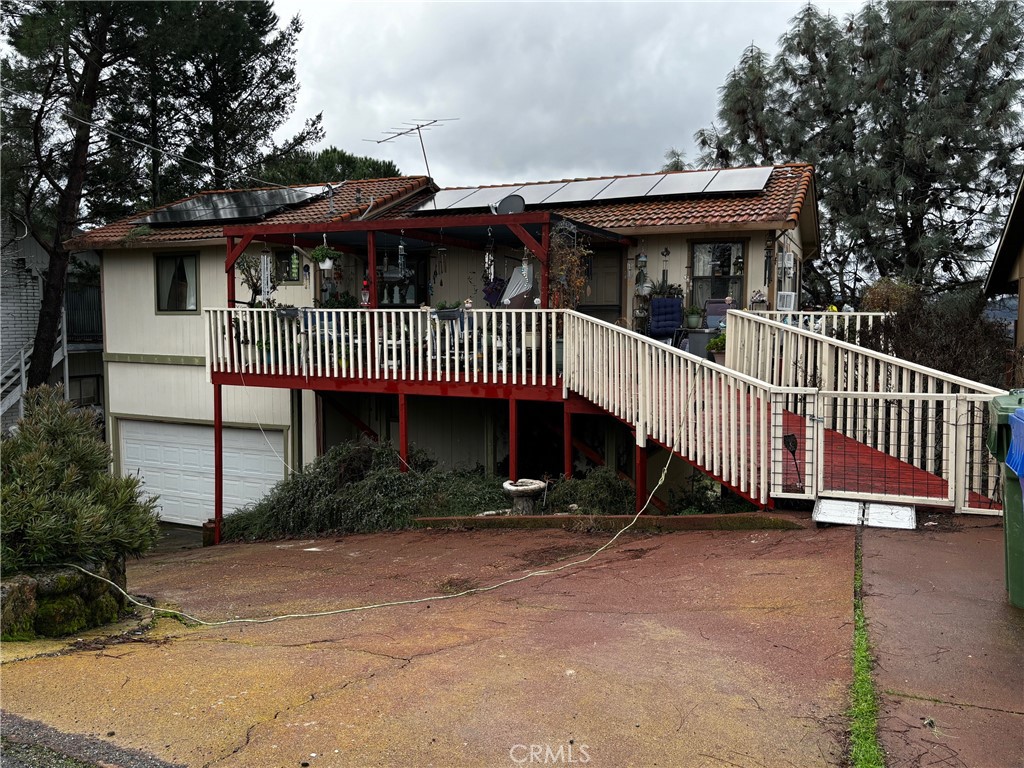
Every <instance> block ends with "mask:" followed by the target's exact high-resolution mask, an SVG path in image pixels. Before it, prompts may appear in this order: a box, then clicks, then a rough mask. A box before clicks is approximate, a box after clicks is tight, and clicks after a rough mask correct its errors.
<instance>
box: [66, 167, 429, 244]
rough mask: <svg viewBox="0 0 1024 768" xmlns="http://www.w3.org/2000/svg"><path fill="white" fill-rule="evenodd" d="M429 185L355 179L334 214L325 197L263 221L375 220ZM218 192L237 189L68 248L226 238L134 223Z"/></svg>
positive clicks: (88, 235)
mask: <svg viewBox="0 0 1024 768" xmlns="http://www.w3.org/2000/svg"><path fill="white" fill-rule="evenodd" d="M428 184H429V179H428V178H427V177H426V176H399V177H395V178H389V179H359V180H354V181H349V182H346V183H344V184H342V185H341V186H340V187H338V188H336V189H335V191H334V196H333V205H334V213H333V214H332V213H331V199H330V198H329V197H327V196H324V197H322V198H318V199H316V200H314V201H312V202H310V203H306V204H304V205H299V206H296V207H295V208H289V209H286V210H284V211H281V212H279V213H276V214H272V215H271V216H268V217H267V218H266V219H264V220H263V221H262V222H260V223H262V224H272V223H278V224H286V223H309V222H315V221H346V220H348V219H352V218H357V217H359V216H362V215H363V214H364V213H366V212H367V210H369V211H370V214H371V218H372V217H373V214H375V213H376V212H378V211H381V212H384V211H386V210H387V207H388V206H389V205H391V204H392V203H394V202H395V201H396V200H402V199H403V198H404V197H406V196H408V195H410V194H412V193H414V192H417V191H419V190H425V189H427V188H428ZM294 186H299V187H309V186H320V185H314V184H296V185H294ZM324 186H326V185H324ZM263 189H267V187H263ZM357 190H358V191H359V193H360V198H359V201H358V202H357V197H356V192H357ZM218 191H231V190H208V191H205V192H200V193H199V194H198V195H193V196H192V197H187V198H184V199H183V200H178V201H176V202H175V203H168V205H164V206H160V207H159V208H152V209H150V210H148V211H142V212H140V213H133V214H132V215H131V216H127V217H125V218H123V219H120V220H119V221H115V222H113V223H111V224H107V225H106V226H103V227H99V228H97V229H93V230H90V231H88V232H85V233H83V234H81V235H79V236H78V237H75V238H74V239H72V240H71V241H69V243H68V244H69V246H71V247H73V248H75V249H90V248H91V249H97V250H99V249H105V248H125V247H134V246H139V245H151V244H157V243H159V244H167V243H176V242H182V243H183V242H191V241H196V240H208V239H217V238H222V237H224V224H222V223H217V224H203V225H199V226H155V227H149V228H148V231H139V230H140V229H141V228H140V227H139V225H138V224H135V223H134V222H136V221H138V220H139V219H141V218H144V217H145V216H147V215H149V214H150V213H153V212H155V211H159V210H162V209H164V208H167V207H168V206H170V205H175V204H177V203H180V202H184V200H192V199H194V198H196V197H202V196H203V195H211V194H215V193H216V192H218ZM371 198H372V199H373V204H372V206H371V204H370V200H371ZM133 235H134V236H133Z"/></svg>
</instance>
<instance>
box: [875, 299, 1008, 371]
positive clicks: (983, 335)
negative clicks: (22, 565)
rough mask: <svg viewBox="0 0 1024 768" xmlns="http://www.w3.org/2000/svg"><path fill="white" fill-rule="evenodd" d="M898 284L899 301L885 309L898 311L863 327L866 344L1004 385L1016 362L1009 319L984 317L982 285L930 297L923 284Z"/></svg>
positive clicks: (913, 360)
mask: <svg viewBox="0 0 1024 768" xmlns="http://www.w3.org/2000/svg"><path fill="white" fill-rule="evenodd" d="M895 285H898V286H900V287H899V289H898V294H899V297H898V301H896V300H895V299H894V300H893V302H892V303H890V304H887V305H886V308H887V307H888V306H894V307H895V306H898V311H897V312H896V313H895V314H893V315H891V316H889V317H886V318H885V319H883V320H882V321H881V322H880V323H876V324H875V326H874V327H873V328H872V330H871V331H870V332H863V331H862V332H861V343H862V344H863V345H864V346H867V347H871V348H873V349H877V350H880V351H883V352H889V353H891V354H893V355H896V356H897V357H900V358H903V359H904V360H908V361H910V362H912V363H917V364H918V365H924V366H927V367H929V368H935V369H937V370H940V371H944V372H946V373H949V374H952V375H954V376H961V377H963V378H966V379H972V380H973V381H979V382H981V383H983V384H990V385H992V386H997V387H1003V386H1005V385H1006V383H1007V377H1008V373H1009V371H1010V370H1011V369H1012V368H1013V366H1014V349H1013V340H1012V338H1011V337H1010V331H1009V328H1008V327H1007V325H1006V324H1005V323H1001V322H998V321H996V320H991V319H989V318H987V317H985V314H984V312H985V308H986V299H985V296H984V295H983V294H982V292H981V291H980V290H978V289H977V288H963V289H959V290H955V291H950V292H948V293H945V294H942V295H940V296H926V295H925V293H924V292H923V291H922V290H921V289H913V288H911V289H910V292H908V291H907V289H906V287H905V286H902V285H901V284H895ZM869 295H870V294H869ZM865 304H867V297H866V298H865Z"/></svg>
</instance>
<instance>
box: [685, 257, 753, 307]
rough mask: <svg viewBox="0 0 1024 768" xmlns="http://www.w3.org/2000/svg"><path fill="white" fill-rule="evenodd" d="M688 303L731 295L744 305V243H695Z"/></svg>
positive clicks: (738, 303) (702, 303)
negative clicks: (690, 294)
mask: <svg viewBox="0 0 1024 768" xmlns="http://www.w3.org/2000/svg"><path fill="white" fill-rule="evenodd" d="M691 274H692V278H691V280H692V285H691V289H690V290H691V293H692V296H691V300H690V303H691V304H697V305H698V306H701V307H703V306H704V302H706V301H707V300H708V299H724V298H725V297H726V296H732V297H733V299H735V300H736V305H735V306H736V307H737V308H740V307H742V306H743V243H742V242H727V243H694V244H693V272H692V273H691Z"/></svg>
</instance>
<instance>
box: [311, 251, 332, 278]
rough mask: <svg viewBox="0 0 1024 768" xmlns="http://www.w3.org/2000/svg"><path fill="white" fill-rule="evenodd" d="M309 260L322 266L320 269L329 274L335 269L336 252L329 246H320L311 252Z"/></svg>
mask: <svg viewBox="0 0 1024 768" xmlns="http://www.w3.org/2000/svg"><path fill="white" fill-rule="evenodd" d="M309 260H310V261H315V262H316V263H317V264H319V265H320V269H322V270H324V272H327V271H328V270H331V269H333V268H334V251H333V250H332V249H331V248H330V247H329V246H328V245H327V244H324V245H318V246H317V247H316V248H314V249H313V250H312V251H310V252H309Z"/></svg>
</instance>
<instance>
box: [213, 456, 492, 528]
mask: <svg viewBox="0 0 1024 768" xmlns="http://www.w3.org/2000/svg"><path fill="white" fill-rule="evenodd" d="M408 463H409V467H408V469H409V471H408V472H402V471H401V459H400V457H399V455H398V452H397V451H396V450H395V449H394V447H393V446H391V445H390V444H388V443H380V444H376V443H370V442H367V441H356V442H349V443H342V444H341V445H336V446H334V447H333V448H331V449H330V450H329V451H327V453H325V454H324V455H323V456H320V457H318V458H317V459H316V460H314V461H313V462H311V463H310V464H309V465H308V466H306V467H305V468H304V469H303V471H302V472H299V473H296V474H294V475H292V476H291V477H289V478H287V479H285V480H282V481H281V482H280V483H278V484H277V485H276V486H275V487H274V488H273V489H272V490H271V491H270V493H268V494H267V495H266V496H264V497H263V498H262V499H260V500H259V501H257V502H255V503H253V504H250V505H248V506H246V507H243V508H242V509H240V510H237V511H236V512H234V513H233V514H231V515H228V516H227V517H225V518H224V537H225V538H226V539H229V540H243V539H249V540H252V539H274V538H282V537H286V536H312V535H323V534H327V533H370V532H373V531H388V530H398V529H401V528H406V527H408V526H409V525H410V524H411V523H412V520H413V518H414V517H418V516H427V515H429V516H438V515H466V514H473V513H475V512H480V511H483V510H487V509H496V508H500V507H504V506H507V499H506V498H505V495H504V493H503V492H502V490H501V481H500V480H498V479H496V478H487V477H484V476H483V474H482V473H479V472H461V471H446V470H440V469H438V468H437V467H436V462H434V461H433V460H432V459H431V458H430V457H429V456H427V454H426V453H425V452H423V451H419V450H413V451H410V454H409V460H408Z"/></svg>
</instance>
